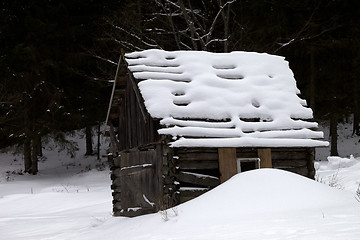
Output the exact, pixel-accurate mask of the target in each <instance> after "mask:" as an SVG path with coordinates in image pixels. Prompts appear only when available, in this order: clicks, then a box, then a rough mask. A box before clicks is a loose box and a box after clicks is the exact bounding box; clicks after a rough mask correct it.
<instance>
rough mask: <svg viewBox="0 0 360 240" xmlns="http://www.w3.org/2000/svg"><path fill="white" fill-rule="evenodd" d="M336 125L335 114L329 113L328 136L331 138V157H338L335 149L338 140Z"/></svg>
mask: <svg viewBox="0 0 360 240" xmlns="http://www.w3.org/2000/svg"><path fill="white" fill-rule="evenodd" d="M337 124H338V118H337V114H336V113H331V117H330V136H331V149H330V155H331V156H339V153H338V149H337V139H338V133H337Z"/></svg>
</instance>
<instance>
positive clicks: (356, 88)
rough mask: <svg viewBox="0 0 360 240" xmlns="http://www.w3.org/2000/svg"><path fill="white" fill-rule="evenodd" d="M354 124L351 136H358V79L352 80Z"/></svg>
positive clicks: (359, 117)
mask: <svg viewBox="0 0 360 240" xmlns="http://www.w3.org/2000/svg"><path fill="white" fill-rule="evenodd" d="M353 121H354V124H353V135H354V134H356V135H358V136H360V106H359V84H358V79H356V78H355V79H354V119H353Z"/></svg>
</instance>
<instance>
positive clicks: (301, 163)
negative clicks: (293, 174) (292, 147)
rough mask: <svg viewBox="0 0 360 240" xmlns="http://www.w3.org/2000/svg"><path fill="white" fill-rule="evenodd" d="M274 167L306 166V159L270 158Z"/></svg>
mask: <svg viewBox="0 0 360 240" xmlns="http://www.w3.org/2000/svg"><path fill="white" fill-rule="evenodd" d="M272 163H273V167H274V168H281V167H306V166H307V160H306V159H297V160H278V159H273V160H272Z"/></svg>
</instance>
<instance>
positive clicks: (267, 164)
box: [258, 148, 272, 168]
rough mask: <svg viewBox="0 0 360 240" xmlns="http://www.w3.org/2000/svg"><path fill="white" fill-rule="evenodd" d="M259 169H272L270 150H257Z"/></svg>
mask: <svg viewBox="0 0 360 240" xmlns="http://www.w3.org/2000/svg"><path fill="white" fill-rule="evenodd" d="M258 155H259V158H260V168H272V160H271V149H270V148H259V149H258Z"/></svg>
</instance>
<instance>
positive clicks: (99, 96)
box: [0, 0, 360, 174]
mask: <svg viewBox="0 0 360 240" xmlns="http://www.w3.org/2000/svg"><path fill="white" fill-rule="evenodd" d="M359 15H360V2H359V1H355V0H349V1H344V0H304V1H298V0H266V1H259V0H253V1H251V0H249V1H245V0H231V1H226V0H209V1H191V0H145V1H140V0H132V1H130V0H108V1H106V0H104V1H97V0H63V1H56V0H13V1H2V2H1V3H0V148H4V147H7V146H10V145H14V144H16V145H18V146H20V147H21V148H22V151H23V153H24V160H25V171H26V172H29V173H33V174H36V173H37V159H38V156H39V155H41V143H42V141H43V138H44V137H45V136H51V137H52V138H53V139H54V140H55V141H59V142H62V143H65V144H66V138H65V134H64V133H66V132H67V131H71V130H75V129H80V128H84V129H86V135H87V136H88V137H90V136H91V127H92V126H95V125H99V124H101V123H102V122H103V121H104V120H105V114H106V110H107V105H108V101H109V98H110V91H111V83H109V80H111V79H113V78H114V74H115V70H116V65H117V61H118V59H119V55H120V52H121V49H123V50H124V51H125V52H130V51H137V50H143V49H149V48H161V49H164V50H179V49H182V50H206V51H212V52H230V51H239V50H244V51H257V52H267V53H270V54H276V55H281V56H285V57H286V59H287V60H288V61H289V63H290V67H291V69H292V70H293V72H294V74H295V78H296V80H297V84H298V88H299V89H300V90H301V92H302V95H301V97H302V98H304V99H306V100H307V101H308V104H309V106H310V107H312V109H313V111H314V117H315V119H316V120H317V121H325V120H329V122H330V130H331V136H332V140H331V143H332V147H331V154H332V155H337V147H336V141H337V140H336V137H337V127H336V126H337V123H338V122H339V121H342V120H344V119H346V118H348V117H349V116H353V134H357V135H360V124H359V122H360V107H359V104H360V103H359V101H360V96H359V91H360V89H359V85H360V83H359V74H360V18H359ZM89 139H90V138H89ZM92 151H93V150H92V149H91V142H90V147H89V148H88V149H87V154H92Z"/></svg>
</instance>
